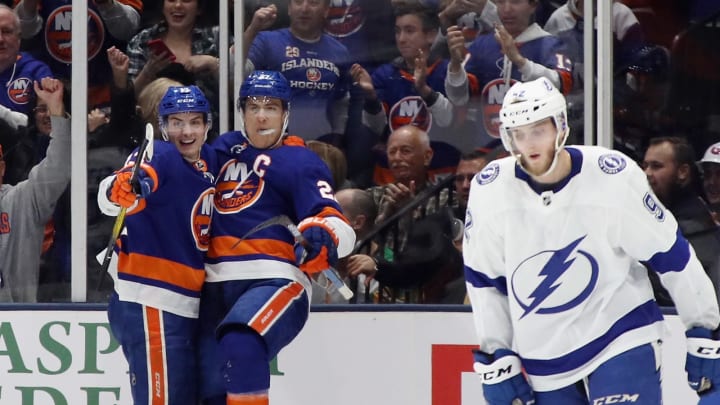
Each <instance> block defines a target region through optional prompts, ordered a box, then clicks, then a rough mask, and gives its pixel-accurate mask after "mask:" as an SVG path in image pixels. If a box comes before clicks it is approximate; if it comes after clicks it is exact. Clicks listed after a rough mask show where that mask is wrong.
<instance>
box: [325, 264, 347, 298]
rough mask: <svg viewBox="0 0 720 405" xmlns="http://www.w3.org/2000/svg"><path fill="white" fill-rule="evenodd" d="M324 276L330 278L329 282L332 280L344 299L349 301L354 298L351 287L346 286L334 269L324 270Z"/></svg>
mask: <svg viewBox="0 0 720 405" xmlns="http://www.w3.org/2000/svg"><path fill="white" fill-rule="evenodd" d="M323 274H324V275H325V277H327V278H328V280H330V282H331V283H332V284H333V285H334V286H335V288H337V290H338V292H339V293H340V295H342V297H343V298H345V299H346V300H349V299H350V298H352V297H353V295H355V294H353V292H352V290H351V289H350V287H348V286H347V285H345V283H344V282H343V281H342V279H341V278H340V276H338V274H337V273H335V270H333V269H332V268H328V269H325V270H323Z"/></svg>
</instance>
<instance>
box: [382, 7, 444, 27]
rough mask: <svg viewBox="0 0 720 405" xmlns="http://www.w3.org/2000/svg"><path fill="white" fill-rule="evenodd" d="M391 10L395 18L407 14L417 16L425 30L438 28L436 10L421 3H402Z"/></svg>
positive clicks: (438, 19) (438, 21) (438, 22)
mask: <svg viewBox="0 0 720 405" xmlns="http://www.w3.org/2000/svg"><path fill="white" fill-rule="evenodd" d="M393 11H394V14H395V18H396V19H397V18H398V17H402V16H404V15H408V14H412V15H416V16H418V17H419V18H420V21H421V22H422V28H423V31H425V32H428V31H432V30H439V29H440V17H438V14H437V11H434V10H433V9H431V8H428V7H425V6H423V5H421V4H413V3H411V4H403V5H400V6H398V7H396V8H395V9H394V10H393Z"/></svg>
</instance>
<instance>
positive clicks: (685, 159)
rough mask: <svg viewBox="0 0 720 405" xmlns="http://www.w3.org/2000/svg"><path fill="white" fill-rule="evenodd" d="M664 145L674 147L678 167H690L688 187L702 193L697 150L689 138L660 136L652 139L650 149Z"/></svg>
mask: <svg viewBox="0 0 720 405" xmlns="http://www.w3.org/2000/svg"><path fill="white" fill-rule="evenodd" d="M662 143H668V144H670V146H671V147H672V150H673V155H674V159H675V164H676V165H678V166H681V165H688V167H689V168H690V179H689V181H688V185H689V187H691V188H692V189H693V190H695V191H697V192H698V193H702V183H701V182H700V168H698V166H697V165H696V164H695V160H696V157H695V149H694V148H693V147H692V145H690V143H689V142H688V140H687V138H686V137H684V136H660V137H656V138H651V139H650V143H649V145H648V148H649V147H650V146H656V145H659V144H662Z"/></svg>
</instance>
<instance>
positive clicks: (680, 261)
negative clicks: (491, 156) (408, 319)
mask: <svg viewBox="0 0 720 405" xmlns="http://www.w3.org/2000/svg"><path fill="white" fill-rule="evenodd" d="M566 150H567V151H568V152H569V153H570V156H571V161H572V170H571V174H570V175H569V176H568V178H567V179H565V180H564V181H562V182H560V183H558V184H557V185H555V186H554V188H553V189H552V190H550V191H544V192H543V191H540V190H535V189H533V186H532V185H531V182H530V180H529V176H528V175H527V174H526V173H525V172H523V171H522V170H520V169H519V168H518V167H517V165H516V163H515V159H514V158H513V157H508V158H505V159H501V160H496V161H493V162H491V163H490V164H489V165H488V166H486V167H485V169H484V170H483V171H482V172H480V173H478V174H477V175H476V177H475V179H474V180H473V184H472V187H471V190H470V200H469V202H468V212H467V216H466V223H465V239H464V242H463V243H464V246H463V253H464V260H465V277H466V281H467V287H468V294H469V296H470V300H471V303H472V307H473V316H474V320H475V327H476V330H477V334H478V338H479V345H480V348H481V350H483V351H485V352H488V353H492V352H494V351H495V350H496V349H498V348H510V349H513V350H515V351H517V352H518V353H519V355H520V357H521V359H522V365H523V366H524V368H525V370H526V371H527V373H528V375H529V378H530V383H531V385H532V386H533V389H534V390H536V391H550V390H554V389H557V388H561V387H565V386H568V385H570V384H573V383H575V382H576V381H579V380H581V379H582V378H583V377H585V376H587V375H588V374H590V373H591V372H592V371H593V370H594V369H595V368H597V367H598V366H599V365H600V364H602V363H603V362H604V361H606V360H608V359H609V358H611V357H613V356H615V355H617V354H619V353H622V352H624V351H626V350H628V349H630V348H633V347H636V346H639V345H642V344H645V343H648V342H652V341H656V340H657V339H660V338H661V337H662V330H663V328H662V320H663V317H662V313H661V311H660V309H659V307H658V306H657V304H656V303H655V301H654V299H653V292H652V287H651V285H650V282H649V280H648V277H647V273H646V270H645V268H644V267H643V266H642V265H641V264H640V262H643V263H645V264H647V265H648V266H649V267H650V268H652V269H653V270H655V271H656V272H658V273H659V274H660V277H661V280H662V282H663V284H664V285H665V286H666V288H667V289H668V290H669V291H670V294H671V295H672V298H673V299H674V301H675V303H676V305H677V310H678V313H679V315H680V317H681V319H682V320H683V322H684V323H685V325H686V326H687V327H688V328H689V327H691V326H702V327H706V328H709V329H714V328H715V327H717V326H718V323H719V322H720V314H718V304H717V300H716V298H715V294H714V289H713V287H712V284H711V282H710V279H709V278H708V277H707V276H706V275H705V272H704V271H703V268H702V266H701V265H700V263H699V262H698V260H697V258H696V257H695V252H694V251H693V250H692V248H691V247H690V245H689V244H688V242H687V241H686V240H685V238H684V237H683V236H682V235H681V234H680V233H679V231H678V226H677V222H676V221H675V218H674V217H673V216H672V214H670V212H669V211H668V210H667V209H665V208H664V207H663V206H662V205H661V204H660V203H659V202H658V199H657V198H656V197H655V195H654V194H653V193H652V191H651V190H650V187H649V185H648V182H647V179H646V177H645V174H644V173H643V172H642V170H641V169H640V168H639V167H638V166H637V164H636V163H635V162H633V161H632V160H631V159H629V158H628V157H627V156H625V155H623V154H622V153H620V152H617V151H613V150H609V149H606V148H601V147H594V146H573V147H567V148H566Z"/></svg>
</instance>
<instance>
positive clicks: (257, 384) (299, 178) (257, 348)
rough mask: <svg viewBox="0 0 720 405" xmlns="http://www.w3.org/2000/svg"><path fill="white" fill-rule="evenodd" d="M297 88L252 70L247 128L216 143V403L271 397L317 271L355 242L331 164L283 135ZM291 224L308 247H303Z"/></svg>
mask: <svg viewBox="0 0 720 405" xmlns="http://www.w3.org/2000/svg"><path fill="white" fill-rule="evenodd" d="M290 93H291V89H290V84H289V83H288V81H287V79H285V78H284V77H283V76H282V74H280V73H279V72H275V71H255V72H253V73H252V74H251V75H250V76H249V77H248V78H247V79H246V80H245V81H244V82H243V83H242V85H241V87H240V105H239V108H241V110H242V117H243V122H244V126H243V131H242V132H241V131H234V132H229V133H226V134H223V135H221V136H220V137H219V138H218V139H217V140H216V141H215V142H214V143H213V147H215V148H216V150H217V153H218V159H219V161H218V163H219V166H220V167H221V168H220V171H219V173H218V180H217V185H216V190H217V191H216V195H215V210H216V211H215V214H214V217H213V226H212V231H211V240H210V250H209V251H208V254H207V264H206V266H205V269H206V271H207V280H206V283H205V287H204V289H203V295H202V302H201V306H202V308H201V312H200V319H201V323H202V325H201V333H203V336H201V339H202V340H201V354H200V358H201V362H204V363H202V364H201V366H202V368H203V372H202V373H201V374H202V376H203V378H204V381H203V383H204V384H205V385H204V387H203V392H202V394H203V399H204V400H205V402H204V403H205V404H208V405H225V404H226V399H225V398H226V396H227V404H243V405H250V404H252V405H260V404H262V405H267V404H268V403H269V402H268V401H269V399H268V390H269V388H270V368H269V363H270V360H271V359H272V358H273V357H275V355H277V354H278V352H279V351H280V350H281V349H282V348H283V347H285V346H286V345H287V344H289V343H290V342H291V341H292V340H293V339H294V338H295V337H296V336H297V335H298V333H300V331H301V329H302V328H303V326H304V324H305V321H306V320H307V318H308V313H309V296H310V294H311V284H310V279H309V276H312V275H314V274H316V273H318V272H321V271H323V270H326V269H328V268H329V267H331V266H334V265H335V264H336V263H337V260H338V257H342V256H345V255H347V254H348V253H350V251H351V250H352V248H353V245H354V243H355V234H354V232H353V230H352V228H351V227H350V225H349V224H348V223H347V220H346V219H345V217H344V216H343V215H342V214H341V212H340V206H339V205H338V203H337V202H336V200H335V196H334V192H333V187H332V180H331V179H332V177H331V175H330V171H329V169H328V168H327V166H326V165H325V163H323V161H322V160H320V158H319V157H318V156H317V155H315V154H314V153H313V152H312V151H311V150H309V149H306V148H305V146H304V144H303V142H302V140H301V139H300V138H297V137H293V136H289V137H286V136H284V134H285V129H286V127H287V122H288V114H289V112H290V100H291V94H290ZM286 221H291V222H292V223H299V224H298V229H299V231H300V232H302V235H303V237H304V238H305V240H306V242H307V243H305V244H304V245H302V246H301V245H295V243H294V239H293V236H292V234H291V233H290V232H289V231H288V228H287V225H288V224H289V222H286Z"/></svg>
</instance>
